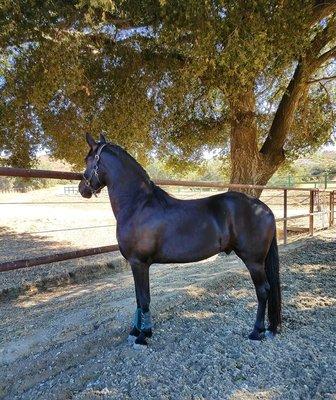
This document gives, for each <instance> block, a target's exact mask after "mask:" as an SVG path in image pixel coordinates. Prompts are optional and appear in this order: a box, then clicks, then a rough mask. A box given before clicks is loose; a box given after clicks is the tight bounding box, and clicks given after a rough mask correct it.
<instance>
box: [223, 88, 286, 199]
mask: <svg viewBox="0 0 336 400" xmlns="http://www.w3.org/2000/svg"><path fill="white" fill-rule="evenodd" d="M231 107H232V109H233V110H235V111H234V115H233V118H232V123H231V132H230V156H231V178H230V183H239V184H244V185H266V183H267V182H268V180H269V179H270V178H271V176H272V175H273V174H274V172H275V171H276V170H277V169H278V167H279V166H280V165H281V163H282V162H283V160H284V156H283V154H282V153H281V156H279V157H275V158H274V159H270V158H268V157H266V156H265V154H263V153H261V152H260V151H259V145H258V129H257V125H256V117H255V97H254V93H253V90H252V89H251V90H249V91H247V92H246V93H245V94H244V95H243V96H241V97H240V98H239V99H236V101H235V102H234V104H231ZM234 190H239V191H242V192H244V193H247V194H250V195H252V196H256V197H259V196H260V194H261V192H262V190H261V189H249V188H245V189H243V188H242V189H234Z"/></svg>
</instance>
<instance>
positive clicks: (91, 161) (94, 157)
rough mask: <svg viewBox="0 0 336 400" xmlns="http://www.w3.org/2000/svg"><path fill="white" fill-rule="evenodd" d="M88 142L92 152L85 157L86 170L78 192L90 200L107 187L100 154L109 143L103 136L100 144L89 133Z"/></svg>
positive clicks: (87, 135)
mask: <svg viewBox="0 0 336 400" xmlns="http://www.w3.org/2000/svg"><path fill="white" fill-rule="evenodd" d="M86 141H87V143H88V145H89V146H90V151H89V153H88V154H87V156H86V157H85V163H86V169H85V171H84V173H83V178H82V180H81V181H80V183H79V185H78V190H79V193H80V194H81V195H82V196H83V197H85V198H87V199H89V198H90V197H92V195H93V194H94V195H96V194H98V193H100V191H101V190H102V188H103V187H104V186H106V183H105V181H104V174H103V171H102V169H101V168H100V154H101V152H102V150H103V148H104V147H105V146H106V145H107V142H106V139H105V137H104V135H102V134H101V135H100V139H99V142H96V141H95V140H94V139H93V137H92V136H91V135H90V134H89V133H87V134H86Z"/></svg>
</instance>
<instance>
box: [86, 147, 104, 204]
mask: <svg viewBox="0 0 336 400" xmlns="http://www.w3.org/2000/svg"><path fill="white" fill-rule="evenodd" d="M105 146H107V143H104V144H102V145H101V146H100V147H99V148H98V151H97V154H96V155H95V156H94V158H95V161H94V164H93V167H92V171H91V173H90V176H89V177H86V176H85V172H84V173H83V179H84V181H85V186H86V187H88V188H89V189H90V190H91V193H92V194H93V195H95V196H96V197H97V192H98V191H99V190H101V189H102V188H103V187H104V186H105V185H104V184H102V183H101V181H100V179H99V175H98V168H99V167H98V163H99V160H100V155H101V152H102V151H103V148H104V147H105ZM93 176H95V178H96V179H97V181H98V183H99V187H98V188H97V189H93V187H92V186H91V181H92V178H93Z"/></svg>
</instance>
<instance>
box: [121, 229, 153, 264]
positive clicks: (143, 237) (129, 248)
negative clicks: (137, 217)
mask: <svg viewBox="0 0 336 400" xmlns="http://www.w3.org/2000/svg"><path fill="white" fill-rule="evenodd" d="M154 233H155V232H153V230H151V229H149V227H146V226H142V227H141V229H140V227H138V226H134V225H133V224H128V225H125V226H118V227H117V240H118V244H119V247H120V251H121V253H122V254H123V256H124V257H125V258H130V257H133V256H135V255H139V256H141V257H144V256H148V257H149V256H150V255H151V254H152V253H153V251H154V249H155V242H156V239H155V234H154Z"/></svg>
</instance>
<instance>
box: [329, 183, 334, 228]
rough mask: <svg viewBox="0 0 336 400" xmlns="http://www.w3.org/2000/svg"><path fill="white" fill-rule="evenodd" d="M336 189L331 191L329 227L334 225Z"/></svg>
mask: <svg viewBox="0 0 336 400" xmlns="http://www.w3.org/2000/svg"><path fill="white" fill-rule="evenodd" d="M334 202H335V191H334V190H333V191H332V192H330V193H329V227H331V226H333V225H334Z"/></svg>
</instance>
